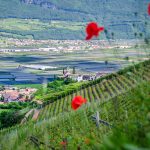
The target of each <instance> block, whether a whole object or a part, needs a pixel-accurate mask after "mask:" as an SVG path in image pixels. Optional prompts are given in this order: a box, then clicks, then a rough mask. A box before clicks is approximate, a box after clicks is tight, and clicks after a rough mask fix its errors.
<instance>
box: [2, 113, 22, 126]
mask: <svg viewBox="0 0 150 150" xmlns="http://www.w3.org/2000/svg"><path fill="white" fill-rule="evenodd" d="M22 117H23V115H20V114H19V113H18V112H17V111H2V112H1V113H0V129H2V128H7V127H11V126H13V125H16V124H17V123H19V122H20V121H21V119H22Z"/></svg>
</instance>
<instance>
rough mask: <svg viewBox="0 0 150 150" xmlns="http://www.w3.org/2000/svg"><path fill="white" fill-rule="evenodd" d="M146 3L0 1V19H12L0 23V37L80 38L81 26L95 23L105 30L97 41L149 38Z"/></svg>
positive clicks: (110, 0)
mask: <svg viewBox="0 0 150 150" xmlns="http://www.w3.org/2000/svg"><path fill="white" fill-rule="evenodd" d="M147 4H148V1H147V0H143V1H141V0H137V1H135V0H127V1H126V2H124V0H113V1H112V0H107V1H106V0H102V1H98V0H93V1H86V0H74V1H71V2H70V1H68V0H63V1H62V0H40V1H39V0H11V1H9V0H0V18H3V19H4V18H16V19H15V20H12V19H11V20H7V19H6V20H1V23H2V22H3V23H2V25H1V27H0V36H2V37H13V38H34V39H84V38H85V34H84V28H83V27H84V26H83V24H84V25H85V24H86V23H87V22H89V21H97V22H99V23H100V25H103V26H105V29H106V31H107V35H106V36H104V35H103V34H102V37H101V39H105V38H114V39H115V38H121V39H126V38H145V37H149V35H150V30H149V28H150V19H149V16H148V15H147ZM10 8H11V9H10ZM20 19H21V20H20ZM23 19H29V20H23ZM31 19H35V20H31ZM37 19H39V20H37ZM51 20H55V21H56V20H57V21H58V22H56V23H55V22H52V23H50V22H51ZM14 22H16V24H15V23H14ZM9 24H10V27H9V28H7V27H8V26H9ZM5 25H6V27H5ZM13 25H14V26H13ZM31 25H32V27H31ZM18 26H19V28H18ZM135 33H136V35H135Z"/></svg>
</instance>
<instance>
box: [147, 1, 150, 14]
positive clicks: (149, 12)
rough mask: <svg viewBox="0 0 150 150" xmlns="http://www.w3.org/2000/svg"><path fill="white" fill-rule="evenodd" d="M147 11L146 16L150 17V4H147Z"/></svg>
mask: <svg viewBox="0 0 150 150" xmlns="http://www.w3.org/2000/svg"><path fill="white" fill-rule="evenodd" d="M147 11H148V15H150V3H149V4H148V9H147Z"/></svg>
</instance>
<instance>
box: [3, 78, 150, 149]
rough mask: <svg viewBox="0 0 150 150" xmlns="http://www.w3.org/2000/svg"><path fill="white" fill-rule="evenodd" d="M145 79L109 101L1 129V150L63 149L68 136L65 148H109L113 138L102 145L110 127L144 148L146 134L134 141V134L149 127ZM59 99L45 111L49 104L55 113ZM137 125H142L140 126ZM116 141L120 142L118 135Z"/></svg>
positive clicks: (119, 145) (110, 130) (109, 132)
mask: <svg viewBox="0 0 150 150" xmlns="http://www.w3.org/2000/svg"><path fill="white" fill-rule="evenodd" d="M121 79H122V78H121ZM122 80H123V79H122ZM110 82H111V81H110ZM146 82H147V83H146ZM146 82H145V81H144V80H143V82H141V84H140V85H138V86H137V87H136V88H133V89H131V88H130V89H131V90H128V92H126V93H122V94H121V91H120V90H118V91H120V93H119V92H118V93H119V95H116V96H115V97H114V98H110V99H109V101H107V102H104V103H102V104H100V105H98V101H97V102H96V103H90V104H89V105H84V106H83V107H82V108H81V109H79V110H78V111H71V112H69V113H63V114H59V115H58V116H57V117H51V118H49V119H46V120H41V121H37V122H33V123H28V124H25V125H23V126H20V127H18V128H13V129H10V130H3V131H1V132H0V141H1V144H0V146H1V148H2V149H4V150H5V149H8V150H9V149H10V150H11V149H14V150H20V149H21V150H26V149H33V150H34V149H35V150H36V149H40V150H43V149H45V150H49V149H54V150H55V149H63V148H64V146H63V145H61V144H60V143H61V141H62V140H63V139H67V148H66V149H68V150H70V149H71V150H77V149H78V148H81V149H87V150H91V149H98V148H101V149H102V150H103V149H111V147H113V146H114V145H113V142H112V141H111V144H112V145H109V147H110V148H109V147H108V146H107V147H106V148H103V146H104V145H106V144H105V140H104V139H105V136H106V135H107V136H109V135H111V133H112V131H113V130H117V131H119V132H121V133H125V134H126V135H127V136H129V137H128V138H129V139H130V138H131V139H132V140H133V139H134V140H135V142H138V144H140V145H142V144H143V145H142V146H144V147H145V148H147V149H148V147H146V146H147V145H144V143H142V141H141V140H144V141H146V140H147V137H148V136H143V137H142V139H141V140H140V141H138V140H137V141H136V138H135V136H139V135H140V133H141V132H142V135H144V134H146V133H145V132H146V131H147V132H148V131H149V127H150V126H149V124H147V121H146V122H144V119H145V118H146V115H147V114H148V111H149V110H148V109H146V106H147V107H148V106H149V105H148V104H149V101H148V96H149V95H148V94H149V90H150V84H149V83H150V82H149V81H146ZM113 83H114V82H113ZM116 83H117V82H116ZM130 83H131V82H130ZM118 85H119V84H118ZM124 85H125V84H124ZM134 85H135V84H134ZM112 89H113V88H112ZM95 90H96V89H95ZM79 92H80V93H82V92H84V90H80V91H79ZM96 93H97V92H96ZM77 94H78V92H77ZM74 95H75V94H74ZM72 96H73V95H68V99H70V97H72ZM110 97H113V96H110ZM62 100H63V99H62ZM59 102H60V101H59ZM59 102H57V103H56V104H55V105H54V106H55V107H54V108H53V109H50V110H51V111H50V110H48V109H49V108H50V107H46V108H47V111H49V113H53V114H54V113H55V114H58V113H59V112H56V111H54V110H57V108H59V107H60V106H61V103H59ZM63 102H65V101H63ZM62 105H63V103H62ZM49 106H50V105H49ZM144 108H145V109H144ZM44 110H45V109H43V111H44ZM45 111H46V110H45ZM96 112H99V116H100V119H101V120H103V121H105V123H100V124H99V126H97V125H96V122H95V121H92V119H91V116H93V115H95V113H96ZM46 115H47V113H46ZM47 117H48V116H47ZM130 124H131V127H130ZM139 125H140V126H141V127H139ZM132 126H133V127H132ZM132 132H134V134H133V133H132ZM131 133H132V134H131ZM138 134H139V135H138ZM118 136H119V135H118ZM114 138H115V137H114ZM129 139H128V140H129ZM6 141H9V142H8V144H6ZM116 141H119V137H118V138H117V140H116ZM119 142H120V141H119ZM89 143H90V144H89ZM108 144H109V143H108ZM115 144H116V143H115ZM123 146H124V145H123V144H122V145H121V143H119V144H118V145H117V144H116V145H115V148H116V147H118V149H122V147H123ZM125 150H126V149H125Z"/></svg>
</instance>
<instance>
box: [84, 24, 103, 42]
mask: <svg viewBox="0 0 150 150" xmlns="http://www.w3.org/2000/svg"><path fill="white" fill-rule="evenodd" d="M102 31H104V27H98V24H97V23H96V22H91V23H89V24H88V25H87V27H86V33H87V36H86V40H90V39H92V37H93V36H96V37H98V36H99V32H102Z"/></svg>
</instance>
